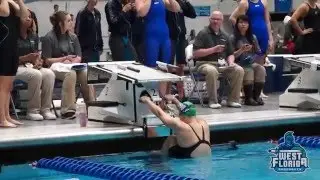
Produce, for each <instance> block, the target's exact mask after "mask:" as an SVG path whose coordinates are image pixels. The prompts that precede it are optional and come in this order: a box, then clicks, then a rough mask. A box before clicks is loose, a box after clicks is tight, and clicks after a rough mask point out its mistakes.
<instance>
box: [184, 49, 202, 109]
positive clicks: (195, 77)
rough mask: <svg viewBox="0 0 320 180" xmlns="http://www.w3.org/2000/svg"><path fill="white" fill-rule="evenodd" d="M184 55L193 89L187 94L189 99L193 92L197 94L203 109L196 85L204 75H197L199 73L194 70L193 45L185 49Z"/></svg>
mask: <svg viewBox="0 0 320 180" xmlns="http://www.w3.org/2000/svg"><path fill="white" fill-rule="evenodd" d="M185 55H186V63H187V66H188V69H189V73H190V76H191V80H192V82H193V85H194V86H193V88H192V90H191V92H190V94H189V98H188V99H190V97H191V96H192V95H193V93H194V91H196V92H197V94H198V98H199V101H200V104H201V106H203V107H204V103H203V98H202V96H201V94H200V90H199V88H198V83H199V81H200V80H202V79H204V78H205V77H204V75H203V74H201V73H199V72H196V70H195V67H194V64H195V63H194V60H193V44H190V45H188V46H187V47H186V49H185Z"/></svg>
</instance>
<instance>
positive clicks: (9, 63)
mask: <svg viewBox="0 0 320 180" xmlns="http://www.w3.org/2000/svg"><path fill="white" fill-rule="evenodd" d="M5 50H6V51H5ZM18 66H19V57H18V55H17V53H16V51H15V50H12V49H5V48H0V76H15V75H16V73H17V70H18Z"/></svg>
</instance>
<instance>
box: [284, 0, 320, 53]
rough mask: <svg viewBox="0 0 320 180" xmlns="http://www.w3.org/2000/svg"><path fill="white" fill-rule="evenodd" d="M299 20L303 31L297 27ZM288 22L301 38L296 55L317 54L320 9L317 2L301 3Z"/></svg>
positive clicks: (319, 47)
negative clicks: (301, 21) (302, 25)
mask: <svg viewBox="0 0 320 180" xmlns="http://www.w3.org/2000/svg"><path fill="white" fill-rule="evenodd" d="M299 19H303V23H304V28H305V29H304V30H302V29H301V27H300V26H299V23H298V20H299ZM290 22H291V24H292V26H293V28H294V29H295V30H296V32H297V33H298V35H301V36H303V37H302V45H301V51H300V52H297V53H296V54H319V53H320V46H319V40H320V8H319V5H317V0H307V1H306V2H303V3H302V4H301V5H300V6H299V7H298V9H297V10H296V11H295V12H294V13H293V15H292V17H291V20H290Z"/></svg>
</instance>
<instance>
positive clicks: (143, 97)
mask: <svg viewBox="0 0 320 180" xmlns="http://www.w3.org/2000/svg"><path fill="white" fill-rule="evenodd" d="M140 101H141V102H142V103H147V102H148V101H151V99H150V97H148V96H142V97H140Z"/></svg>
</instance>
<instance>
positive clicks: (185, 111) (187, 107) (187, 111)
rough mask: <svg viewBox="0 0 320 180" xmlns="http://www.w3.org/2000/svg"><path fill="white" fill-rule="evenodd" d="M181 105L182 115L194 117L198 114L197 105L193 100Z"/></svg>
mask: <svg viewBox="0 0 320 180" xmlns="http://www.w3.org/2000/svg"><path fill="white" fill-rule="evenodd" d="M180 106H181V107H180V115H182V116H186V117H192V116H196V115H197V110H196V106H195V105H194V104H193V103H192V102H190V101H185V102H183V103H181V105H180Z"/></svg>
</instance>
